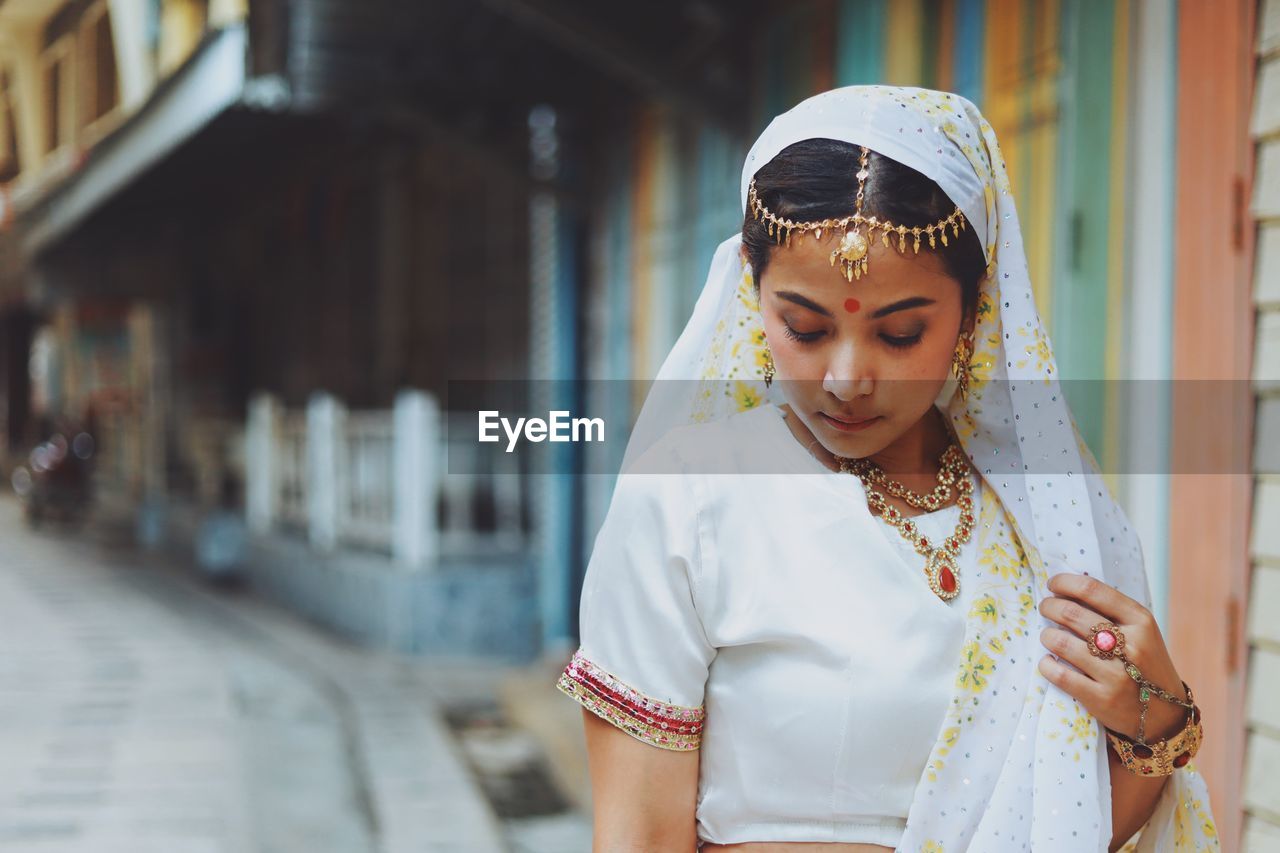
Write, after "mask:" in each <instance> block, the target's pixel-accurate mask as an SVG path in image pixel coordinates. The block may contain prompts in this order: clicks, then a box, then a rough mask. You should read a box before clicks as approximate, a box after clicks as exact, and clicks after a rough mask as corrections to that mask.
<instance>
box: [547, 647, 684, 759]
mask: <svg viewBox="0 0 1280 853" xmlns="http://www.w3.org/2000/svg"><path fill="white" fill-rule="evenodd" d="M556 687H558V688H559V689H560V691H561V692H562V693H564V694H566V695H567V696H569V697H571V698H573V699H574V700H576V701H577V702H578V703H579V704H580V705H582V706H583V707H584V708H587V709H588V710H589V711H591V712H592V713H594V714H595V715H596V716H597V717H600V718H602V719H604V720H607V721H608V722H610V723H612V724H613V725H615V726H617V727H618V728H620V729H622V730H623V731H624V732H626V733H627V734H629V735H631V736H633V737H635V738H637V739H639V740H642V741H644V742H645V743H647V744H651V745H653V746H658V747H661V748H663V749H674V750H692V749H697V748H698V747H699V746H700V745H701V744H702V726H703V723H704V720H705V716H706V714H705V712H704V710H703V708H702V707H697V708H689V707H686V706H684V705H672V704H669V703H667V702H661V701H659V700H657V699H653V698H651V697H649V696H646V695H645V694H643V693H641V692H640V691H639V690H636V689H635V688H634V687H631V686H630V685H629V684H627V683H626V682H624V681H623V680H622V679H620V678H618V677H617V676H615V675H614V674H613V673H611V672H608V671H607V670H604V669H602V668H600V667H599V666H596V665H595V664H594V663H592V662H591V661H590V660H588V659H587V657H586V656H585V655H583V653H582V650H581V649H579V650H578V651H576V652H574V654H573V658H572V660H570V661H569V665H568V666H566V667H565V668H564V672H562V673H560V679H559V680H558V681H557V682H556Z"/></svg>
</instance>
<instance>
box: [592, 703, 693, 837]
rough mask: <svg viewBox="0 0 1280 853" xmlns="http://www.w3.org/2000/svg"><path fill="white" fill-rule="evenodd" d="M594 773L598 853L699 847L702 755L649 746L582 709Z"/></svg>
mask: <svg viewBox="0 0 1280 853" xmlns="http://www.w3.org/2000/svg"><path fill="white" fill-rule="evenodd" d="M582 720H583V726H584V727H585V730H586V736H587V764H588V767H589V769H590V772H591V809H592V813H593V823H594V829H593V834H592V845H591V849H592V853H622V851H650V850H664V851H665V850H670V851H689V853H693V851H694V850H696V849H697V846H698V834H697V828H696V822H695V810H696V807H697V801H698V759H699V754H698V750H696V749H695V750H685V751H677V750H671V749H662V748H661V747H656V746H651V745H649V744H647V743H643V742H641V741H639V740H637V739H635V738H633V737H632V736H631V735H629V734H627V733H626V732H624V731H622V730H621V729H619V728H617V727H616V726H613V725H610V724H609V723H608V722H606V721H605V720H602V719H600V718H599V717H597V716H596V715H595V714H594V713H592V712H591V711H589V710H587V709H586V708H583V709H582Z"/></svg>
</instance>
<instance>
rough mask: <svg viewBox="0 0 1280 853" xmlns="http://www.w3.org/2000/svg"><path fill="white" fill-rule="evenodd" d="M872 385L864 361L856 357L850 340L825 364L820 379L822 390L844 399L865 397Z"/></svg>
mask: <svg viewBox="0 0 1280 853" xmlns="http://www.w3.org/2000/svg"><path fill="white" fill-rule="evenodd" d="M872 385H873V383H872V380H871V375H870V371H869V370H868V366H867V364H866V361H865V359H860V358H858V356H857V353H856V352H855V350H854V346H853V343H852V342H849V343H848V344H846V345H845V346H843V347H841V348H840V350H839V352H838V354H837V355H836V357H835V358H833V359H832V360H831V362H830V363H829V364H828V365H827V375H826V376H825V377H823V380H822V388H823V390H824V391H828V392H830V393H831V394H834V395H835V396H836V397H839V398H840V399H841V400H844V401H848V400H852V399H854V398H855V397H865V396H866V395H868V394H870V393H871V390H872Z"/></svg>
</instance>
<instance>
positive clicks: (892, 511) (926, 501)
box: [839, 444, 974, 601]
mask: <svg viewBox="0 0 1280 853" xmlns="http://www.w3.org/2000/svg"><path fill="white" fill-rule="evenodd" d="M839 459H840V470H841V471H843V472H845V473H847V474H857V475H858V478H859V479H860V480H862V485H863V488H864V489H865V490H866V493H867V504H868V506H870V507H871V509H872V511H873V512H875V513H877V514H879V515H880V516H881V517H882V518H883V519H884V520H885V521H887V522H889V524H891V525H893V527H894V528H895V529H896V530H897V531H898V532H899V533H900V534H902V536H903V538H905V539H906V540H907V541H908V542H910V543H911V544H912V545H913V546H914V547H915V549H916V552H917V553H919V554H921V555H922V556H924V558H925V563H924V574H925V577H926V578H927V579H928V581H929V589H931V590H933V592H934V594H935V595H937V596H938V597H939V598H941V599H942V600H943V601H950V600H951V599H953V598H955V597H956V596H957V595H959V594H960V565H959V563H958V561H957V557H958V556H959V554H960V547H961V546H962V545H964V544H965V543H966V542H968V541H969V539H970V537H972V535H973V525H974V516H973V482H972V481H971V480H970V479H969V470H968V461H967V460H966V459H965V457H964V454H963V453H961V452H960V448H959V447H958V446H957V445H955V444H952V445H951V446H950V447H948V448H947V449H946V451H945V452H944V453H943V454H942V457H941V458H940V459H939V460H938V461H939V468H938V485H937V486H936V487H935V488H934V490H933V492H931V493H930V494H928V495H919V494H916V493H915V492H912V491H911V490H910V489H908V488H907V487H906V486H904V485H902V484H901V483H899V482H897V481H895V480H891V479H889V478H888V476H887V475H886V474H885V473H884V470H883V469H882V468H880V466H878V465H876V464H875V463H874V462H871V461H869V460H866V459H851V458H848V457H839ZM881 484H883V485H884V489H885V491H887V492H889V493H890V494H892V495H894V496H895V497H900V498H902V499H903V500H905V501H906V502H907V504H908V505H910V506H913V507H916V508H917V509H925V508H932V509H940V508H941V506H942V503H943V501H944V500H945V499H941V498H939V497H938V495H939V494H941V491H940V490H943V489H944V488H945V493H946V496H947V498H949V497H950V495H951V487H952V485H953V484H954V486H955V488H956V489H957V490H958V491H959V493H960V495H959V497H958V498H957V499H956V505H957V506H959V507H960V520H959V521H958V522H957V523H956V529H955V532H954V533H952V534H951V535H950V536H948V537H947V538H946V539H945V540H944V541H943V542H942V544H941V545H937V546H933V545H931V544H930V543H929V539H928V537H926V536H925V535H924V534H922V533H921V532H920V530H919V529H918V528H917V527H916V524H915V522H914V521H912V520H911V519H909V518H907V517H906V516H904V515H903V514H902V512H901V511H899V509H898V508H897V507H895V506H892V505H890V503H889V501H888V499H887V498H886V497H885V496H884V494H883V493H882V492H881V491H880V490H879V489H878V488H876V487H877V486H879V485H881Z"/></svg>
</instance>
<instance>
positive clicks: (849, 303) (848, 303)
mask: <svg viewBox="0 0 1280 853" xmlns="http://www.w3.org/2000/svg"><path fill="white" fill-rule="evenodd" d="M861 307H862V303H861V302H859V301H858V300H856V299H854V298H853V297H852V296H850V297H849V298H848V299H846V300H845V301H844V310H846V311H848V312H849V313H850V314H854V313H856V312H857V310H858V309H859V308H861Z"/></svg>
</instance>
